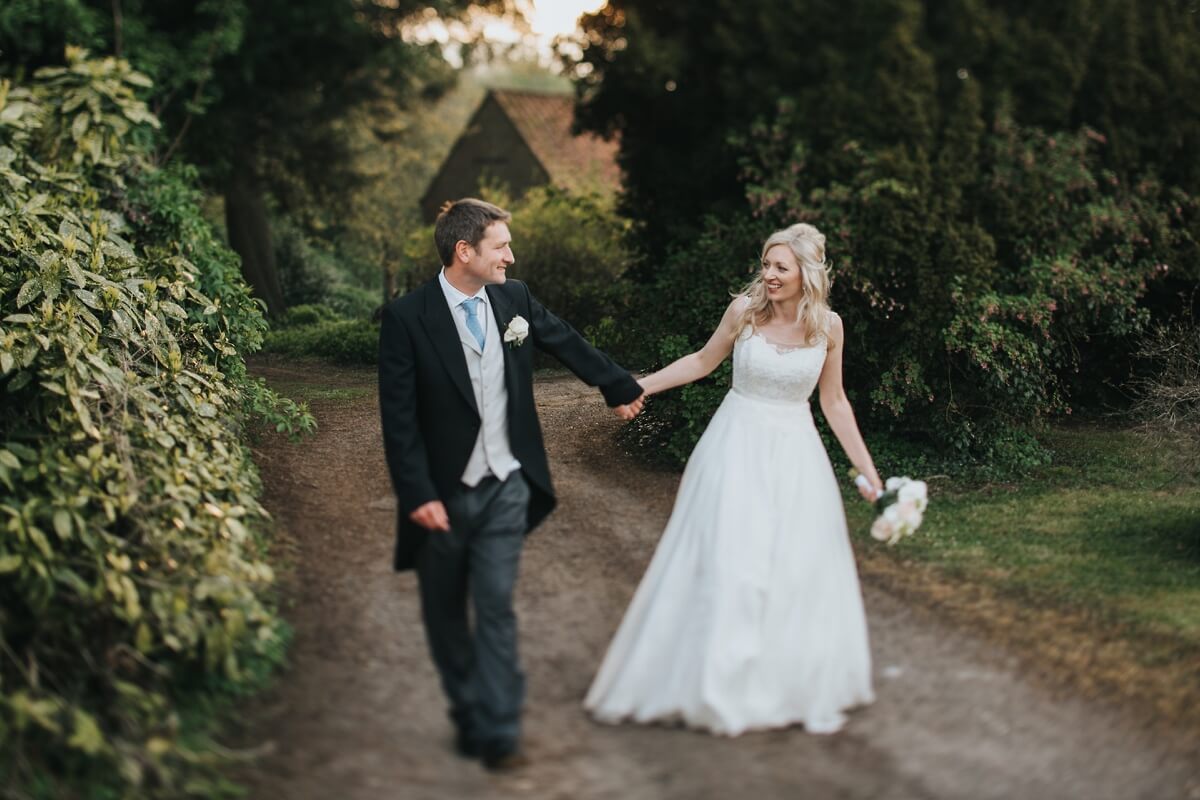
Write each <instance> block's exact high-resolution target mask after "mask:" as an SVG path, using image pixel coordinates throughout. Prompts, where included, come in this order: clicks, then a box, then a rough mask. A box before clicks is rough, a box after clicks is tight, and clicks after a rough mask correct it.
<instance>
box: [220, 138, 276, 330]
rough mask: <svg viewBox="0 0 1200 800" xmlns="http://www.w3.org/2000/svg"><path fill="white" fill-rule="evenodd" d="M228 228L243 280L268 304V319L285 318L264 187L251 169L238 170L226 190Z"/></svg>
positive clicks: (242, 168) (230, 243)
mask: <svg viewBox="0 0 1200 800" xmlns="http://www.w3.org/2000/svg"><path fill="white" fill-rule="evenodd" d="M242 163H243V164H244V163H245V162H244V161H243V162H242ZM225 225H226V227H227V228H228V230H229V246H230V247H232V248H233V250H234V252H236V253H237V254H238V255H239V256H241V257H242V276H243V277H244V278H245V279H246V282H247V283H249V284H250V288H251V289H253V290H254V294H255V296H257V297H258V298H259V299H261V300H262V301H263V302H264V303H266V304H267V314H268V315H269V316H272V317H274V316H278V315H279V314H282V313H283V312H284V310H285V309H286V306H285V304H284V302H283V289H282V287H281V286H280V283H279V272H278V270H276V268H275V249H274V247H272V245H271V223H270V220H269V219H268V218H267V206H266V203H264V202H263V196H262V187H260V186H259V184H258V180H257V179H256V178H255V176H254V172H253V170H252V169H251V168H249V167H246V166H242V167H237V168H235V169H234V174H233V175H232V177H231V178H230V180H229V184H228V185H227V186H226V188H225Z"/></svg>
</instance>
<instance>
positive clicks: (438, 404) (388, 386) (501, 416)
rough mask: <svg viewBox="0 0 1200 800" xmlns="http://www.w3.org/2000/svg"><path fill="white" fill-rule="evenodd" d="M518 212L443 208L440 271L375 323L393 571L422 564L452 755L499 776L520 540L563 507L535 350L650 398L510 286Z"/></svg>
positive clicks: (516, 750)
mask: <svg viewBox="0 0 1200 800" xmlns="http://www.w3.org/2000/svg"><path fill="white" fill-rule="evenodd" d="M510 219H511V216H510V215H509V214H508V212H507V211H504V210H503V209H500V208H498V207H496V206H494V205H492V204H491V203H485V202H483V201H481V200H474V199H464V200H459V201H457V202H454V203H448V204H447V205H446V206H445V207H444V208H443V209H442V212H441V214H440V215H439V216H438V218H437V222H436V224H435V227H434V240H435V242H436V244H437V250H438V256H439V257H440V258H441V261H442V264H443V265H444V266H443V269H442V271H441V273H440V274H439V275H438V276H437V277H436V278H434V279H433V280H431V281H429V282H428V283H426V284H425V285H424V286H422V287H421V288H419V289H416V290H414V291H413V292H410V293H409V294H406V295H404V296H402V297H400V298H398V299H396V300H395V301H393V302H392V303H390V304H389V305H388V306H387V307H386V308H385V309H384V311H383V320H382V327H381V328H380V332H379V405H380V411H381V412H382V415H383V439H384V449H385V451H386V454H387V462H388V470H389V471H390V473H391V476H392V486H393V487H394V488H395V490H396V496H397V498H398V501H399V510H400V514H399V531H398V533H397V536H396V552H395V564H394V566H395V568H396V569H397V570H406V569H416V571H417V579H418V583H419V585H420V595H421V614H422V619H423V621H424V624H425V633H426V636H427V638H428V640H429V647H430V650H431V652H432V655H433V661H434V663H435V664H436V666H437V669H438V672H439V673H440V675H441V681H442V687H443V689H444V690H445V692H446V695H447V697H448V698H449V701H450V716H451V718H452V719H453V720H454V724H455V726H456V729H457V736H456V739H455V743H456V747H457V749H458V752H459V753H460V754H461V755H463V756H467V757H480V758H482V759H483V763H484V766H486V767H487V768H488V769H491V770H505V769H511V768H514V767H517V766H520V765H522V764H524V763H525V762H526V759H525V757H524V756H523V755H522V753H521V750H520V741H519V737H520V714H521V704H522V700H523V698H524V693H525V678H524V675H523V674H522V672H521V668H520V664H519V662H518V659H517V625H516V616H515V614H514V613H513V589H514V587H515V585H516V581H517V568H518V563H519V561H520V557H521V548H522V545H523V543H524V539H525V534H527V533H528V532H529V531H531V530H532V529H533V528H535V527H536V526H537V524H538V523H539V522H541V521H542V520H543V519H544V518H545V516H546V515H547V514H548V513H550V511H551V509H553V508H554V504H555V499H554V489H553V487H552V486H551V483H550V470H549V466H548V465H547V463H546V452H545V450H544V449H543V445H542V432H541V427H540V425H539V424H538V418H537V411H536V409H535V408H534V403H533V350H534V348H535V347H536V348H538V349H541V350H544V351H546V352H548V353H550V354H551V355H553V356H555V357H556V358H557V359H558V360H559V361H561V362H562V363H563V364H565V365H566V366H567V367H568V368H570V370H571V371H572V372H574V373H575V374H576V375H577V376H578V377H579V378H580V379H582V380H583V381H585V382H586V383H588V384H589V385H592V386H599V387H600V391H601V392H603V394H604V398H605V400H606V401H607V402H608V404H609V406H611V407H614V409H615V410H616V412H617V414H618V415H619V416H620V417H621V418H622V419H632V418H633V417H634V416H636V415H637V413H638V412H639V411H641V407H642V402H643V399H642V396H641V395H642V390H641V387H639V386H638V384H637V382H636V381H634V379H633V377H632V376H631V375H630V374H629V373H628V372H626V371H625V370H624V369H621V368H620V367H619V366H617V365H616V364H615V363H614V362H613V361H612V360H611V359H610V358H608V356H606V355H604V354H603V353H601V352H600V351H599V350H597V349H596V348H594V347H592V346H591V345H590V344H588V343H587V341H585V340H584V338H583V337H582V336H580V335H579V334H578V333H577V332H576V331H575V330H574V329H573V328H572V327H571V326H570V325H568V324H566V323H565V322H563V321H562V320H560V319H558V318H557V317H555V316H554V315H553V314H551V313H550V312H549V311H547V310H546V309H545V308H543V307H542V305H541V304H540V303H538V301H537V300H536V299H534V297H533V295H531V294H530V293H529V288H528V287H527V286H526V285H525V284H524V283H521V282H520V281H517V280H506V278H505V270H506V269H507V268H508V267H509V266H511V265H512V263H513V253H512V249H511V248H510V242H511V239H510V236H509V230H508V222H509V220H510ZM561 279H562V280H570V279H571V278H570V276H568V275H563V276H561ZM468 603H470V604H471V606H472V610H473V616H474V625H473V626H472V625H471V624H470V623H469V622H468V611H467V606H468Z"/></svg>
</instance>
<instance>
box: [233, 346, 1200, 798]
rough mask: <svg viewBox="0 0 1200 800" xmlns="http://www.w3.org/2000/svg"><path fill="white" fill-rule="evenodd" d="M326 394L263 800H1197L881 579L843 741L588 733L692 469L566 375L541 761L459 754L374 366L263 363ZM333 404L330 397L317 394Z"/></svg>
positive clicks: (1191, 787) (266, 723)
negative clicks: (388, 462) (495, 767)
mask: <svg viewBox="0 0 1200 800" xmlns="http://www.w3.org/2000/svg"><path fill="white" fill-rule="evenodd" d="M256 371H257V372H258V373H259V374H261V375H263V376H265V377H266V378H267V379H268V381H269V382H271V383H272V384H273V385H276V386H278V387H280V388H282V389H283V390H284V391H285V392H286V391H287V390H288V389H289V388H294V387H296V386H307V387H309V388H310V389H311V390H316V391H318V392H319V391H321V390H324V389H328V388H329V387H338V388H341V389H350V390H351V394H353V393H354V392H357V395H355V399H350V400H347V399H346V395H347V393H346V392H342V397H341V399H330V400H319V399H318V400H315V401H314V402H313V403H312V405H313V410H314V413H316V415H317V417H318V420H319V423H320V431H319V433H318V434H317V435H316V437H314V438H313V439H310V440H307V441H305V442H302V443H300V444H294V445H293V444H289V443H287V442H286V441H283V440H282V439H278V440H270V441H267V442H265V443H263V446H262V450H261V452H260V453H258V457H259V462H260V465H261V468H262V474H263V479H264V485H265V497H264V502H265V504H266V506H267V508H268V509H269V510H270V511H271V513H272V514H273V515H274V516H275V518H276V520H277V522H278V526H279V540H280V546H279V547H278V552H279V553H280V557H281V558H282V559H283V561H284V562H285V564H284V569H283V570H282V572H283V575H284V577H283V585H284V596H285V601H286V602H285V606H284V614H285V616H286V617H287V619H288V620H289V621H290V622H291V623H292V624H293V626H294V628H295V641H294V643H293V646H292V649H291V652H290V657H289V666H288V668H287V669H286V670H285V671H284V673H283V674H282V675H281V676H280V677H279V679H278V681H277V682H276V684H275V685H274V686H273V687H272V688H271V689H269V690H268V691H267V692H265V693H264V694H263V695H262V696H261V697H260V698H258V699H256V700H255V701H254V702H253V703H251V704H249V705H248V707H247V708H246V709H244V717H245V719H244V722H243V729H242V730H241V731H240V732H239V733H238V735H237V737H236V738H237V743H238V744H239V745H243V746H247V747H250V746H259V745H262V744H264V743H269V746H270V747H271V752H270V753H269V754H268V755H267V756H265V757H263V758H262V759H261V760H259V761H258V762H256V763H255V764H254V765H253V766H252V767H249V768H247V769H245V770H243V771H242V773H241V774H240V775H238V776H237V777H238V779H239V780H241V781H242V782H243V783H245V784H246V785H247V786H248V787H249V789H250V795H249V796H250V797H251V798H256V800H377V799H378V800H384V799H385V798H386V799H387V800H395V799H396V798H406V799H407V798H412V799H413V800H424V799H425V798H429V799H430V800H433V799H434V798H439V799H440V798H467V797H497V798H563V800H566V798H629V799H630V800H640V799H641V798H730V797H743V798H749V797H754V798H801V797H803V798H896V799H897V800H904V799H906V798H968V797H969V798H1016V797H1020V798H1047V799H1049V798H1062V797H1086V798H1089V800H1100V799H1101V798H1114V799H1115V798H1122V800H1124V799H1126V798H1146V799H1147V800H1151V799H1152V798H1153V799H1154V800H1158V798H1188V797H1200V780H1198V778H1197V766H1196V764H1195V760H1194V759H1189V758H1188V754H1187V753H1185V752H1180V748H1178V747H1174V748H1172V746H1171V745H1170V743H1169V742H1167V741H1164V740H1163V739H1161V738H1156V737H1155V736H1154V735H1152V734H1151V733H1150V732H1148V731H1145V730H1140V729H1138V728H1136V727H1135V726H1134V725H1133V724H1132V723H1131V721H1130V720H1129V719H1128V718H1127V717H1125V716H1123V715H1122V714H1120V713H1119V712H1116V711H1113V710H1111V709H1108V708H1105V707H1102V706H1098V705H1096V704H1094V703H1088V702H1085V701H1083V700H1078V699H1072V698H1065V699H1064V698H1062V697H1060V696H1058V694H1059V693H1056V694H1054V695H1052V694H1050V693H1049V692H1048V691H1047V690H1045V689H1044V688H1042V687H1040V686H1039V685H1038V684H1037V683H1036V682H1033V681H1030V680H1027V679H1026V678H1024V677H1022V676H1021V674H1020V671H1019V670H1018V669H1017V661H1016V659H1015V658H1014V657H1012V656H1010V655H1008V654H1006V653H1005V652H1004V651H1003V650H1002V649H999V648H998V647H996V646H995V645H991V644H988V643H985V642H983V641H979V640H976V639H974V638H973V637H971V636H970V635H969V634H967V633H964V632H963V631H962V630H960V629H957V628H954V627H951V626H949V625H945V624H942V623H940V622H938V621H937V620H936V619H935V618H931V617H930V615H929V614H927V613H920V612H918V611H914V610H911V609H908V608H906V607H905V605H904V604H903V603H902V602H901V601H899V600H897V599H896V598H894V597H893V596H890V595H888V594H886V593H885V592H883V591H881V590H879V589H876V588H873V587H872V586H870V585H869V584H868V585H864V596H865V599H866V604H867V611H868V617H869V623H870V630H871V647H872V653H873V657H874V662H875V688H876V694H877V696H878V699H877V701H876V702H875V704H874V705H872V706H870V707H867V708H865V709H861V710H859V711H856V712H854V713H853V714H852V717H851V721H850V723H849V725H848V726H847V728H846V729H845V730H844V731H843V732H842V733H840V734H837V735H835V736H830V737H818V736H811V735H808V734H806V733H804V732H803V730H800V729H790V730H785V731H773V732H767V733H754V734H747V735H744V736H742V737H739V738H736V739H728V738H718V737H712V736H706V735H702V734H697V733H693V732H689V731H685V730H681V729H671V728H665V727H638V726H621V727H607V726H601V725H597V724H594V723H592V722H591V721H590V720H589V719H588V718H587V717H586V716H585V715H584V714H583V712H582V711H581V710H580V702H581V700H582V698H583V696H584V694H585V693H586V690H587V687H588V685H589V683H590V681H591V678H592V676H593V674H594V672H595V670H596V668H597V667H598V665H599V662H600V659H601V657H602V655H603V653H604V648H605V646H606V644H607V642H608V639H609V638H610V637H611V635H612V634H613V632H614V630H615V628H616V625H617V623H618V622H619V621H620V618H621V614H622V612H623V610H624V608H625V605H626V604H627V603H628V601H629V599H630V597H631V596H632V593H633V590H634V588H635V587H636V585H637V581H638V579H639V577H640V576H641V573H642V571H643V570H644V568H645V566H646V564H647V563H648V561H649V559H650V556H651V555H652V553H653V549H654V546H655V543H656V541H657V538H658V535H659V534H660V532H661V531H662V528H663V526H664V524H665V522H666V518H667V516H668V514H669V512H670V509H671V502H672V499H673V497H674V492H675V488H676V486H677V484H678V475H676V474H674V473H668V472H663V471H656V470H654V469H651V468H647V467H645V466H643V465H641V464H639V463H638V462H637V461H636V460H635V459H633V458H630V457H627V456H625V455H624V454H622V453H621V452H620V451H619V450H618V448H617V447H616V446H615V445H614V443H613V438H614V434H615V432H616V430H617V429H618V427H619V425H620V422H619V421H618V420H617V419H616V418H615V416H613V415H612V414H611V413H610V412H609V411H608V410H607V409H605V408H604V405H603V403H602V401H601V400H600V398H599V395H598V393H596V392H595V391H594V390H591V389H589V388H588V387H586V386H584V385H583V384H581V383H579V382H578V381H576V380H575V379H574V378H572V377H570V376H552V377H547V378H541V379H539V381H538V383H537V387H536V395H537V400H538V408H539V412H540V415H541V419H542V425H543V428H544V430H545V432H546V443H547V449H548V451H549V454H550V464H551V471H552V473H553V476H554V480H555V485H556V488H557V491H558V494H559V501H560V502H559V508H558V510H557V511H556V512H555V513H554V514H553V515H552V516H551V517H550V518H549V519H548V521H547V522H546V523H545V524H543V525H542V526H541V527H540V528H539V529H538V531H537V532H536V533H535V534H533V535H532V536H531V537H530V538H529V539H528V541H527V543H526V548H525V553H524V557H523V561H522V567H521V570H522V572H521V579H520V582H519V585H518V598H517V613H518V617H519V620H520V630H521V656H522V662H523V665H524V668H525V672H526V675H527V680H528V694H527V703H526V713H525V717H524V729H525V734H526V738H525V748H526V751H527V752H528V754H529V756H530V757H531V758H532V761H533V763H532V765H531V766H530V767H529V768H527V769H525V770H523V771H521V772H520V773H519V774H516V775H512V776H502V777H496V776H492V775H489V774H488V773H486V772H485V771H484V770H483V769H482V768H481V767H480V766H479V765H478V764H477V763H476V762H470V761H464V760H462V759H460V758H458V757H457V756H456V755H454V753H453V750H452V738H451V729H450V725H449V722H448V720H447V718H446V716H445V710H444V701H443V699H442V695H441V691H440V687H439V686H438V682H437V676H436V673H435V671H434V669H433V667H432V665H431V663H430V660H429V656H428V654H427V650H426V644H425V639H424V634H423V632H422V629H421V626H420V621H419V608H418V602H417V597H416V581H415V577H414V576H413V575H412V573H404V574H396V573H394V572H393V571H392V570H391V548H392V537H393V530H394V519H395V501H394V499H393V497H392V491H391V486H390V484H389V481H388V477H387V473H386V467H385V464H384V460H383V453H382V448H381V440H380V432H379V416H378V405H377V401H376V399H375V394H374V375H373V373H370V372H365V371H353V370H336V369H333V368H330V367H324V366H322V367H320V368H317V369H315V370H314V369H313V368H309V367H306V366H289V365H284V364H275V365H271V364H263V365H260V366H259V367H258V368H257V370H256ZM319 396H320V395H319V394H318V397H319Z"/></svg>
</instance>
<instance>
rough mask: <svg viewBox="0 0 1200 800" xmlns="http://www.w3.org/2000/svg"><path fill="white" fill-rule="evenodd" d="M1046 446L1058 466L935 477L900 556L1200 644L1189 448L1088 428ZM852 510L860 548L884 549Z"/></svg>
mask: <svg viewBox="0 0 1200 800" xmlns="http://www.w3.org/2000/svg"><path fill="white" fill-rule="evenodd" d="M1046 441H1047V443H1048V445H1049V447H1050V449H1051V450H1052V452H1053V454H1054V458H1053V461H1052V463H1051V464H1049V465H1047V466H1045V467H1041V468H1038V469H1036V470H1034V471H1033V472H1032V473H1031V475H1030V476H1029V477H1027V478H1025V479H1022V480H1020V481H1019V482H1017V483H1005V484H994V483H993V484H980V485H977V486H969V485H967V482H965V481H962V482H960V483H959V484H958V485H955V484H952V483H949V482H948V481H942V480H934V481H932V482H931V483H930V504H929V509H928V511H927V512H926V515H925V524H924V526H923V527H922V528H921V530H920V531H918V532H917V533H916V534H915V535H914V536H912V537H910V538H909V539H907V540H905V541H903V542H901V543H899V544H898V545H896V546H895V548H893V551H894V554H895V555H896V556H897V557H900V558H905V557H907V558H911V559H913V560H916V561H922V562H926V563H929V564H931V565H933V566H936V567H937V568H939V569H940V570H942V571H943V572H944V573H946V574H947V575H949V576H951V577H955V578H962V579H965V580H968V581H972V582H978V583H982V584H986V585H989V586H991V587H993V588H996V589H998V590H1000V591H1001V592H1002V593H1003V594H1006V595H1009V596H1016V597H1018V598H1019V599H1021V600H1022V601H1023V602H1026V603H1030V604H1036V605H1042V606H1044V605H1050V606H1055V607H1060V608H1062V609H1063V610H1066V611H1070V612H1083V613H1084V614H1085V615H1086V616H1088V617H1089V618H1092V619H1095V620H1096V622H1097V623H1099V624H1104V625H1111V626H1121V627H1122V629H1126V630H1129V631H1130V632H1131V633H1133V634H1152V635H1155V636H1162V635H1165V636H1167V637H1169V638H1170V639H1171V640H1173V641H1174V642H1176V643H1177V644H1181V645H1185V646H1186V647H1188V648H1191V647H1200V480H1197V476H1196V475H1195V474H1194V473H1189V472H1187V471H1186V470H1182V469H1181V464H1184V463H1185V458H1186V455H1187V454H1186V452H1185V451H1184V450H1183V447H1184V445H1182V444H1179V445H1174V446H1165V447H1164V446H1150V445H1149V444H1147V442H1146V441H1145V440H1144V439H1142V438H1141V437H1140V436H1138V435H1137V434H1136V433H1133V432H1129V431H1115V430H1102V429H1096V428H1085V427H1074V428H1061V429H1058V430H1055V431H1053V432H1052V433H1051V434H1050V435H1049V436H1048V437H1047V440H1046ZM913 477H921V476H913ZM847 510H848V513H849V517H850V523H851V528H852V530H853V531H854V532H855V535H856V536H859V537H861V538H862V539H863V540H865V541H869V542H870V543H869V544H865V546H868V547H883V546H882V545H879V544H878V543H875V542H873V541H870V540H869V536H868V534H867V529H868V527H869V525H870V519H871V511H870V509H869V508H868V507H867V506H866V504H864V503H848V508H847ZM1147 655H1149V654H1147Z"/></svg>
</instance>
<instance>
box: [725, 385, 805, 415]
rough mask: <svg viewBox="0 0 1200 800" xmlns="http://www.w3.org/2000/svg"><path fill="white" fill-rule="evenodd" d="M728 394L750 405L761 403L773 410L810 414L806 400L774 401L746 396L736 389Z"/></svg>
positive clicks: (767, 398)
mask: <svg viewBox="0 0 1200 800" xmlns="http://www.w3.org/2000/svg"><path fill="white" fill-rule="evenodd" d="M729 393H730V394H731V395H734V396H735V397H737V398H738V399H741V400H746V401H748V402H751V403H762V404H763V405H768V406H773V407H775V408H790V409H793V410H797V411H799V410H804V411H807V412H809V413H810V414H811V413H812V406H810V405H809V402H808V401H807V400H782V399H780V400H776V399H773V398H769V397H758V396H757V395H752V394H747V393H746V392H743V391H742V390H741V389H738V388H737V387H734V388H733V389H730V390H729Z"/></svg>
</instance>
